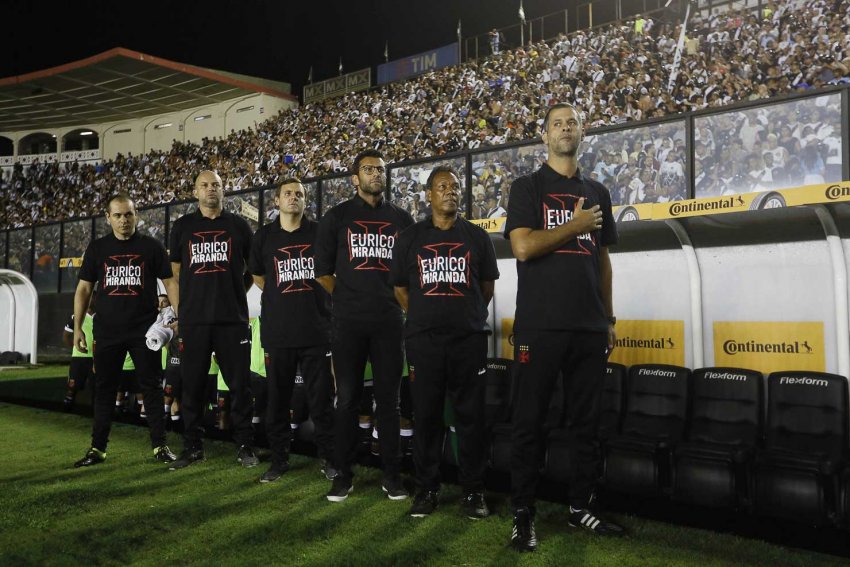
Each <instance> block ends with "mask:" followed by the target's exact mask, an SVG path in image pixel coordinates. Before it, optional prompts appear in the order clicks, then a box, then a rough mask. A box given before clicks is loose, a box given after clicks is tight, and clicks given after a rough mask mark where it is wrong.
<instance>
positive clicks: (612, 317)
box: [608, 315, 617, 325]
mask: <svg viewBox="0 0 850 567" xmlns="http://www.w3.org/2000/svg"><path fill="white" fill-rule="evenodd" d="M608 323H610V324H611V325H616V324H617V318H616V317H614V316H613V315H611V316H610V317H608Z"/></svg>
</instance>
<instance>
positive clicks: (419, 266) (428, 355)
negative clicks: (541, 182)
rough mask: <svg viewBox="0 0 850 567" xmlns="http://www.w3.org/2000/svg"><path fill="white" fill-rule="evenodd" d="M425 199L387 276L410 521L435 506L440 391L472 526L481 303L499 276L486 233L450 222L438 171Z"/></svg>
mask: <svg viewBox="0 0 850 567" xmlns="http://www.w3.org/2000/svg"><path fill="white" fill-rule="evenodd" d="M426 186H427V190H426V193H425V195H426V198H427V200H428V202H430V203H431V210H432V211H433V215H432V216H429V217H427V218H426V219H425V220H421V221H419V222H417V223H416V224H414V225H413V226H411V227H409V228H407V229H405V230H404V231H402V233H401V235H399V237H398V239H397V240H396V245H395V251H394V253H393V267H392V271H391V272H390V277H391V280H392V283H393V285H394V286H395V295H396V298H398V302H399V303H400V304H401V307H402V309H404V310H405V311H406V312H407V322H406V323H405V332H404V336H405V346H406V348H407V362H408V364H409V365H410V366H409V368H410V393H411V397H412V399H413V417H414V420H415V423H416V435H414V436H413V462H414V464H415V465H416V485H417V493H416V497H415V498H414V500H413V506H412V507H411V509H410V515H411V516H414V517H423V516H427V515H429V514H430V513H431V512H433V511H434V509H435V508H436V507H437V499H438V495H437V493H438V491H439V489H440V460H441V456H442V451H441V448H442V440H443V433H444V431H445V426H444V424H443V410H444V407H445V399H446V392H448V394H449V399H450V400H451V403H452V408H453V410H454V414H455V427H456V429H457V437H458V464H459V465H460V467H459V468H460V471H459V473H460V474H459V480H460V484H461V487H462V488H463V491H464V498H463V503H462V508H463V511H464V514H466V515H467V516H468V517H470V518H473V519H478V518H485V517H487V516H488V515H489V510H488V509H487V503H486V502H485V500H484V469H485V468H486V466H487V457H486V454H485V450H486V442H485V438H486V431H485V429H484V394H485V391H486V385H487V383H486V380H487V376H486V372H487V332H488V329H487V305H488V304H489V303H490V300H491V299H492V298H493V288H494V282H495V280H497V279H498V278H499V269H498V267H497V265H496V251H495V250H494V248H493V243H492V242H491V241H490V237H489V235H488V234H487V233H486V232H485V231H484V230H483V229H482V228H480V227H478V226H475V225H474V224H472V223H471V222H469V221H468V220H466V219H463V218H461V217H460V216H459V215H458V205H459V200H460V197H461V189H460V181H459V178H458V176H457V174H456V173H455V172H454V170H452V168H451V167H448V166H439V167H436V168H434V170H433V171H431V174H430V175H429V176H428V181H427V183H426Z"/></svg>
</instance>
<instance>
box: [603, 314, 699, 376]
mask: <svg viewBox="0 0 850 567" xmlns="http://www.w3.org/2000/svg"><path fill="white" fill-rule="evenodd" d="M616 329H617V342H616V343H615V344H614V352H612V353H611V356H610V357H609V359H608V360H610V361H611V362H618V363H620V364H625V365H626V366H631V365H633V364H674V365H676V366H684V365H685V322H684V321H675V320H671V321H664V320H660V321H658V320H641V319H632V320H629V319H619V320H618V321H617V327H616Z"/></svg>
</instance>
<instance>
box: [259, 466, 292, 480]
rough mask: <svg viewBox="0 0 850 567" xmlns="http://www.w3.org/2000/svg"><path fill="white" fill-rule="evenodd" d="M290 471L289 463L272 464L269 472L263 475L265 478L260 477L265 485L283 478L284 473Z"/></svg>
mask: <svg viewBox="0 0 850 567" xmlns="http://www.w3.org/2000/svg"><path fill="white" fill-rule="evenodd" d="M288 470H289V463H272V466H270V467H269V470H267V471H266V472H264V473H263V476H261V477H260V482H262V483H263V484H265V483H267V482H274V481H276V480H277V479H279V478H280V477H282V476H283V473H285V472H286V471H288Z"/></svg>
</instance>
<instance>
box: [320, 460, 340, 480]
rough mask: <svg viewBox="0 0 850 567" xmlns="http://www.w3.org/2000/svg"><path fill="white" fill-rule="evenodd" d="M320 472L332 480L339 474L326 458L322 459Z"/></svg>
mask: <svg viewBox="0 0 850 567" xmlns="http://www.w3.org/2000/svg"><path fill="white" fill-rule="evenodd" d="M322 474H323V475H325V478H326V479H328V480H333V479H335V478H336V476H337V475H338V474H339V471H338V470H336V468H334V466H333V465H332V464H331V462H330V461H329V460H327V459H322Z"/></svg>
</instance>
